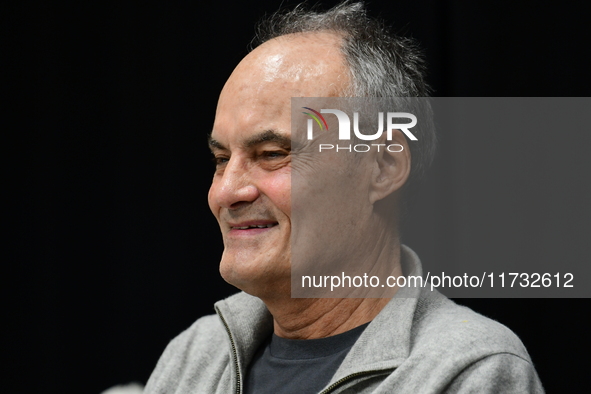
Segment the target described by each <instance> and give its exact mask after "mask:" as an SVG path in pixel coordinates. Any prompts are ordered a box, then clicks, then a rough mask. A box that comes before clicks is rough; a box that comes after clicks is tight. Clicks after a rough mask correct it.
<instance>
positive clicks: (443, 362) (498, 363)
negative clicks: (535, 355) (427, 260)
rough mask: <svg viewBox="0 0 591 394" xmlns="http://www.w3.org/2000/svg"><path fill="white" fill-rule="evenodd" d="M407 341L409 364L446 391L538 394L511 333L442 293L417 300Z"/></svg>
mask: <svg viewBox="0 0 591 394" xmlns="http://www.w3.org/2000/svg"><path fill="white" fill-rule="evenodd" d="M411 338H412V339H411V349H410V357H409V361H411V360H412V361H411V362H410V363H409V365H412V366H414V367H415V368H417V369H420V370H422V371H423V377H424V379H426V380H427V381H429V380H431V381H432V382H431V383H432V384H433V386H439V387H440V388H441V389H443V388H446V389H445V391H446V392H463V391H465V390H468V391H470V390H473V391H474V390H475V391H477V392H483V393H484V392H511V393H513V392H543V389H542V386H541V383H540V381H539V378H538V376H537V374H536V371H535V368H534V365H533V363H532V360H531V358H530V356H529V354H528V352H527V350H526V348H525V346H524V345H523V343H522V342H521V340H520V339H519V338H518V337H517V335H516V334H515V333H514V332H513V331H511V330H510V329H509V328H507V327H506V326H504V325H503V324H501V323H499V322H497V321H494V320H492V319H490V318H488V317H485V316H483V315H481V314H479V313H476V312H474V311H473V310H471V309H470V308H467V307H464V306H461V305H458V304H456V303H455V302H453V301H452V300H450V299H448V298H446V297H444V296H443V295H441V294H431V295H429V296H428V297H427V299H422V300H419V302H418V305H417V310H416V313H415V317H414V322H413V328H412V333H411ZM475 391H474V392H475Z"/></svg>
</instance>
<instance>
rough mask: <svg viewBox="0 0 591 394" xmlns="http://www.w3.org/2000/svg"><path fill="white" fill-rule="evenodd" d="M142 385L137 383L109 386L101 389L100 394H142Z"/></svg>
mask: <svg viewBox="0 0 591 394" xmlns="http://www.w3.org/2000/svg"><path fill="white" fill-rule="evenodd" d="M143 392H144V386H142V385H141V384H137V383H130V384H122V385H120V386H114V387H111V388H110V389H108V390H105V391H103V392H102V393H101V394H142V393H143Z"/></svg>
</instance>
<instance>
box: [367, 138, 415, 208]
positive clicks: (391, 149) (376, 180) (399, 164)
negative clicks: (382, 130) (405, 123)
mask: <svg viewBox="0 0 591 394" xmlns="http://www.w3.org/2000/svg"><path fill="white" fill-rule="evenodd" d="M380 142H382V144H384V145H382V144H380V145H382V146H380V147H379V151H376V152H375V161H374V170H373V174H372V175H373V176H372V189H371V193H370V201H371V203H372V204H373V203H375V202H376V201H379V200H382V199H384V198H386V197H388V196H389V195H391V194H392V193H395V192H396V191H398V190H400V189H402V186H404V184H405V183H406V181H407V180H408V176H409V174H410V166H411V157H410V149H409V143H408V141H407V140H406V138H405V137H404V135H403V134H402V132H401V131H400V130H394V131H393V133H392V140H390V141H386V140H384V141H380Z"/></svg>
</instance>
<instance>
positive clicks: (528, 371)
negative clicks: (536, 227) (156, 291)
mask: <svg viewBox="0 0 591 394" xmlns="http://www.w3.org/2000/svg"><path fill="white" fill-rule="evenodd" d="M269 25H270V26H271V28H272V29H273V30H272V31H271V33H269V34H267V35H266V36H265V37H263V43H262V44H261V45H259V46H258V47H256V48H255V49H254V50H253V51H252V52H251V53H250V54H249V55H248V56H246V57H245V58H244V59H243V60H242V61H241V62H240V64H239V65H238V66H237V67H236V69H235V70H234V72H233V73H232V75H231V76H230V78H229V79H228V81H227V83H226V85H225V86H224V88H223V90H222V92H221V94H220V98H219V102H218V108H217V112H216V118H215V122H214V126H213V131H212V133H211V136H210V147H211V150H212V152H213V154H214V157H215V160H216V170H215V174H214V177H213V182H212V186H211V189H210V192H209V205H210V208H211V210H212V212H213V214H214V215H215V216H216V218H217V219H218V222H219V225H220V228H221V231H222V236H223V239H224V252H223V255H222V259H221V263H220V272H221V274H222V276H223V277H224V279H225V280H226V281H228V282H229V283H231V284H233V285H234V286H236V287H238V288H239V289H241V290H242V291H243V292H242V293H239V294H237V295H235V296H232V297H230V298H228V299H226V300H224V301H220V302H218V303H217V304H216V311H217V315H213V316H206V317H204V318H201V319H199V320H198V321H197V322H196V323H195V324H194V325H193V326H192V327H190V328H189V329H188V330H187V331H185V332H184V333H182V334H181V335H180V336H179V337H177V338H176V339H175V340H173V341H172V342H171V343H170V345H169V346H168V347H167V349H166V351H165V352H164V354H163V356H162V358H161V359H160V361H159V363H158V365H157V367H156V369H155V371H154V373H153V374H152V376H151V378H150V380H149V382H148V385H147V387H146V392H147V393H169V392H175V393H228V392H236V393H315V392H322V393H329V392H330V393H337V392H338V393H341V392H350V393H370V392H371V393H374V392H375V393H390V392H400V393H436V392H479V393H481V392H491V393H493V392H494V393H497V392H520V393H521V392H542V391H543V390H542V387H541V384H540V381H539V379H538V377H537V375H536V372H535V369H534V367H533V365H532V362H531V360H530V358H529V355H528V354H527V351H526V350H525V348H524V347H523V345H522V343H521V342H520V341H519V339H518V338H517V337H516V336H515V335H514V334H513V333H512V332H511V331H509V330H508V329H507V328H505V327H504V326H502V325H500V324H498V323H496V322H493V321H491V320H489V319H487V318H485V317H483V316H480V315H478V314H476V313H474V312H472V311H471V310H469V309H467V308H464V307H460V306H458V305H456V304H454V303H453V302H452V301H450V300H448V299H447V298H445V297H444V296H443V295H441V294H439V293H438V292H436V291H431V290H430V289H429V288H420V287H418V288H412V287H407V288H398V287H394V288H393V289H390V290H391V291H392V292H394V293H396V294H395V296H394V298H380V297H381V296H380V295H378V296H377V297H374V296H373V295H371V296H372V297H374V298H367V297H365V298H354V297H351V296H343V298H322V297H318V298H292V290H293V289H292V287H293V285H292V268H293V265H294V264H295V261H296V260H298V262H300V261H303V262H308V263H311V264H310V265H312V266H331V265H332V266H334V264H338V263H339V262H345V263H350V262H353V263H358V265H359V266H362V267H368V269H369V271H371V272H374V273H379V275H382V274H384V273H387V274H388V275H390V276H392V277H402V276H408V277H409V276H411V275H413V276H416V275H421V274H422V271H421V265H420V261H419V259H418V257H417V256H416V255H415V254H414V253H413V252H412V251H411V250H410V249H409V248H407V247H405V246H402V245H401V244H400V241H399V234H398V225H397V224H398V222H399V219H398V218H399V215H398V212H399V210H400V205H401V199H402V192H403V189H404V186H405V184H407V182H408V180H409V177H411V176H416V175H417V174H418V172H419V171H420V170H421V169H422V167H425V166H426V165H427V164H428V163H429V161H430V156H431V153H432V150H433V145H434V137H433V135H431V134H429V133H430V132H429V131H428V130H426V131H425V132H424V134H421V136H420V138H419V141H420V145H414V144H411V143H410V142H411V141H409V140H408V139H407V136H405V133H403V132H402V131H401V130H394V132H393V133H392V136H391V140H390V141H389V142H388V143H391V144H395V145H397V146H400V147H401V149H397V150H395V151H394V152H391V151H389V150H386V149H382V150H377V149H373V150H372V151H371V152H367V154H364V155H356V154H349V155H343V154H338V152H331V153H329V154H327V155H318V154H312V150H311V149H309V148H310V145H309V143H308V142H306V139H305V138H301V135H300V134H298V135H296V132H295V130H292V118H293V116H294V114H293V111H292V105H291V99H292V98H293V97H324V98H329V99H330V98H333V97H347V96H358V97H396V96H398V97H413V96H417V97H419V96H426V95H427V88H426V86H425V83H424V82H423V78H422V73H421V72H422V63H421V60H420V56H419V54H418V53H417V51H416V49H415V48H414V46H413V45H412V43H411V42H410V41H408V40H404V39H399V38H393V37H390V36H388V35H387V34H386V33H387V32H386V31H385V30H384V29H383V28H382V27H381V26H380V25H379V24H378V23H376V22H375V21H372V20H370V19H369V18H367V16H366V15H365V13H364V10H363V8H362V5H361V4H351V3H344V4H341V5H340V6H337V7H335V8H333V9H331V10H329V11H327V12H324V13H307V12H304V11H302V10H301V9H300V8H297V9H296V10H295V11H293V12H291V13H288V14H286V15H285V16H282V17H276V18H274V19H273V20H272V21H271V23H270V24H269ZM311 110H312V109H310V111H311ZM319 124H320V123H319ZM326 127H327V128H329V127H332V126H331V125H330V124H328V123H327V124H326ZM328 135H330V133H328V132H326V133H324V134H321V135H320V134H319V136H318V137H317V138H316V139H322V138H328V137H327V136H328ZM341 153H342V152H341ZM411 159H412V161H411ZM352 180H354V182H352ZM392 207H394V208H392ZM345 265H346V264H345ZM368 294H371V293H368ZM383 294H386V293H383ZM391 295H392V294H390V295H389V296H391Z"/></svg>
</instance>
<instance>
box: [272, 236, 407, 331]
mask: <svg viewBox="0 0 591 394" xmlns="http://www.w3.org/2000/svg"><path fill="white" fill-rule="evenodd" d="M385 239H392V238H385ZM394 240H396V241H395V242H394V243H395V246H394V245H392V244H390V245H388V246H389V247H387V248H383V249H382V248H378V249H381V250H378V249H375V250H374V251H373V253H369V255H370V256H371V258H372V259H374V260H373V261H375V262H377V264H376V265H374V267H380V266H381V267H388V269H387V275H394V276H400V275H402V274H403V273H402V268H401V264H400V244H399V243H398V241H397V238H394ZM374 269H375V268H374ZM372 271H373V270H372ZM376 271H382V270H381V269H377V270H376ZM383 271H384V272H386V270H383ZM387 275H386V276H387ZM386 276H384V275H380V281H385V278H386ZM382 283H383V282H382ZM288 288H289V287H288ZM397 290H398V289H397V288H387V290H386V291H385V292H384V293H383V294H384V295H383V296H384V297H388V298H291V292H289V291H288V292H280V293H271V294H275V295H276V296H273V297H261V299H262V300H263V302H264V303H265V304H266V306H267V308H268V309H269V311H270V312H271V314H272V315H273V321H274V332H275V335H277V336H280V337H283V338H289V339H317V338H325V337H328V336H332V335H337V334H340V333H343V332H345V331H348V330H351V329H353V328H355V327H358V326H360V325H362V324H365V323H368V322H370V321H371V320H373V319H374V318H375V317H376V316H377V315H378V313H380V311H381V310H382V309H383V308H384V307H385V306H386V304H387V303H388V302H389V301H390V298H391V297H393V296H394V294H395V293H396V291H397ZM277 294H281V295H279V296H277ZM370 296H374V297H379V295H375V293H370Z"/></svg>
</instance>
